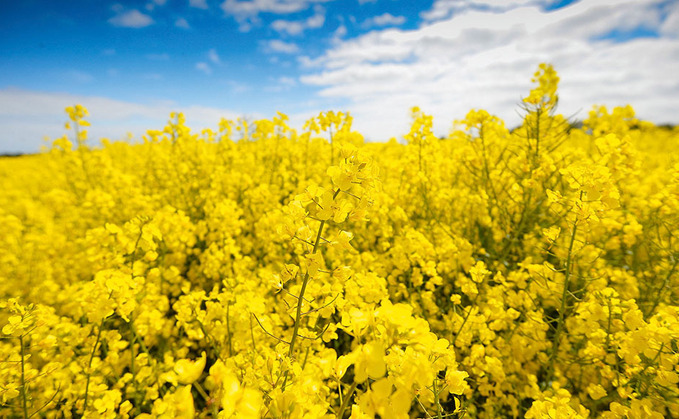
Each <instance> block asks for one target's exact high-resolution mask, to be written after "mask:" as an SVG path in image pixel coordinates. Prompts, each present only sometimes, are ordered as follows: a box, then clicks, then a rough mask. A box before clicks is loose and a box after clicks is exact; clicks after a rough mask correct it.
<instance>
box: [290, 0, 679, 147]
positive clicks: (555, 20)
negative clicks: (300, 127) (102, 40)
mask: <svg viewBox="0 0 679 419" xmlns="http://www.w3.org/2000/svg"><path fill="white" fill-rule="evenodd" d="M443 3H446V4H448V6H450V5H460V4H462V2H461V1H438V2H436V3H435V5H434V6H433V8H432V10H436V9H437V7H439V8H441V7H440V6H437V5H439V4H443ZM475 3H476V4H477V5H481V4H482V3H483V4H484V5H485V6H486V8H485V9H484V8H481V7H478V8H468V9H466V10H464V11H462V12H460V13H453V14H452V15H451V16H450V17H447V18H443V19H442V20H433V21H431V22H425V23H424V24H422V26H421V27H420V28H419V29H416V30H399V29H393V28H392V29H385V30H380V31H373V32H370V33H368V34H365V35H363V36H360V37H358V38H354V39H349V40H337V41H336V43H335V44H334V47H332V48H330V49H329V50H327V51H326V52H325V53H324V54H323V55H322V56H320V57H316V58H312V59H309V58H306V57H300V58H299V62H300V64H302V65H303V66H307V70H308V74H307V75H305V76H303V77H301V79H300V80H301V82H302V83H304V84H308V85H312V86H317V87H320V88H321V90H320V95H321V97H322V98H325V99H326V100H334V101H345V102H347V103H348V104H349V105H348V106H347V109H348V110H350V111H351V112H352V115H354V117H355V119H354V121H355V126H356V128H357V129H359V130H360V131H362V132H364V134H366V135H367V136H368V137H369V138H372V139H374V140H384V139H388V138H389V137H391V136H397V135H402V134H404V133H405V132H407V126H408V123H409V121H408V109H409V108H410V107H411V106H414V105H418V106H421V107H422V109H423V110H424V111H425V112H427V113H431V114H433V115H434V116H435V121H436V126H435V128H436V130H437V133H438V134H445V133H447V131H448V129H449V128H450V126H451V122H452V121H453V120H454V119H460V118H463V117H464V116H465V114H466V113H467V112H468V111H469V110H470V109H472V108H485V109H487V110H489V111H490V112H492V113H494V114H497V115H498V116H500V117H502V118H504V119H505V120H506V121H507V123H508V125H510V126H511V125H513V124H516V123H518V116H517V115H516V109H517V104H518V102H519V101H520V98H521V97H522V96H525V95H527V94H528V92H529V90H530V88H531V83H530V78H531V76H532V74H533V72H534V71H535V70H536V68H537V65H538V64H539V63H540V62H551V63H553V64H554V66H555V68H556V70H557V71H558V72H559V75H560V76H561V81H562V82H561V85H560V112H562V113H563V114H565V115H571V114H573V113H576V112H577V111H580V113H579V114H577V115H576V117H578V118H584V117H586V115H587V111H588V110H589V109H590V108H591V106H592V105H594V104H605V105H608V106H619V105H625V104H627V103H630V104H632V105H633V106H634V107H635V109H636V110H637V114H638V115H639V116H640V117H641V118H645V119H649V120H652V121H655V122H679V121H677V120H676V118H677V116H676V109H678V108H679V80H678V79H677V78H676V76H675V75H674V74H675V73H676V68H679V39H677V36H676V29H672V28H674V27H676V25H675V26H671V23H670V24H668V23H667V22H668V21H672V19H678V18H679V17H678V16H679V15H675V14H674V12H676V13H679V11H676V10H675V11H673V12H672V13H670V14H669V16H668V17H667V18H666V19H665V20H664V23H663V16H662V14H661V13H660V12H659V11H658V7H657V5H658V4H659V2H658V1H654V0H626V1H624V0H623V1H621V0H598V1H596V2H593V1H580V2H578V3H574V4H571V5H570V6H567V7H564V8H560V9H556V10H553V11H546V10H545V9H544V7H543V5H542V3H544V2H540V3H539V4H538V2H535V4H533V2H529V1H509V2H504V1H502V2H500V1H499V0H498V1H490V0H487V1H483V2H481V1H475ZM506 4H511V5H513V8H511V9H510V8H509V6H505V5H506ZM500 6H502V7H506V10H504V11H503V12H502V13H500V12H498V11H497V8H499V7H500ZM441 10H442V9H441ZM637 28H644V29H647V30H648V29H651V30H653V29H657V30H659V31H660V33H661V37H660V38H652V37H648V38H637V39H631V40H627V41H624V42H621V41H615V40H613V39H608V36H609V35H610V34H611V33H614V32H616V31H617V32H626V31H627V32H629V31H633V30H634V29H637ZM385 104H388V106H385Z"/></svg>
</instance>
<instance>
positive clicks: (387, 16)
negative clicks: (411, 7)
mask: <svg viewBox="0 0 679 419" xmlns="http://www.w3.org/2000/svg"><path fill="white" fill-rule="evenodd" d="M405 21H406V18H405V16H394V15H392V14H391V13H384V14H381V15H378V16H375V17H371V18H369V19H366V20H365V21H364V22H363V24H362V26H363V27H365V28H369V27H372V26H399V25H402V24H404V23H405Z"/></svg>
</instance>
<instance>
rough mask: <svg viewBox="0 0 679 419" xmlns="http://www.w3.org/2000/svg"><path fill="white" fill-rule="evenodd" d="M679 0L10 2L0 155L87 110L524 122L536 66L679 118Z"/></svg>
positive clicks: (395, 122) (109, 124) (585, 90)
mask: <svg viewBox="0 0 679 419" xmlns="http://www.w3.org/2000/svg"><path fill="white" fill-rule="evenodd" d="M678 28H679V2H678V1H676V0H671V1H670V0H629V1H625V0H581V1H564V0H560V1H550V0H468V1H462V0H426V1H405V0H247V1H246V0H146V1H84V0H73V1H37V0H22V1H16V2H11V1H3V2H1V3H0V124H2V125H3V127H4V129H3V130H2V132H0V152H32V151H37V150H38V149H39V147H40V146H41V145H42V144H43V137H44V136H49V137H51V138H56V137H58V136H60V135H62V134H63V132H64V131H63V128H62V125H63V121H64V119H65V115H64V113H63V108H64V107H65V106H67V105H70V104H72V103H81V104H83V105H85V106H87V107H88V108H89V109H90V113H91V118H90V120H91V121H92V123H93V127H92V129H91V133H92V135H93V137H95V139H96V138H100V137H106V138H110V139H119V138H123V137H125V135H126V133H128V132H130V133H131V134H132V135H133V136H134V137H136V138H139V137H140V136H141V135H142V134H143V132H144V130H145V129H155V128H159V127H162V126H163V124H164V121H165V120H166V119H167V115H168V114H169V112H170V111H173V110H180V111H184V112H185V113H186V115H187V120H188V124H189V126H191V127H195V129H200V128H203V127H215V126H216V124H217V121H218V120H219V117H221V116H224V117H229V118H236V117H238V116H244V117H247V118H249V119H251V120H255V119H257V118H261V117H270V116H272V115H274V114H275V112H276V111H282V112H285V113H288V114H289V115H290V116H291V118H292V121H293V125H297V126H301V124H302V123H303V121H304V120H305V119H307V118H309V117H311V116H313V115H315V114H316V113H318V112H319V111H323V110H329V109H334V110H348V111H350V112H351V113H352V114H353V115H354V119H355V126H356V128H357V129H359V130H360V131H361V132H363V133H364V135H365V136H366V137H367V138H368V139H369V140H373V141H381V140H387V139H389V138H390V137H393V136H396V137H400V136H402V135H403V134H405V133H406V130H407V127H408V109H409V108H410V107H411V106H414V105H418V106H421V107H422V108H423V110H424V111H425V112H427V113H431V114H433V115H434V116H435V121H436V130H437V132H438V133H439V134H445V133H446V132H447V131H448V130H449V129H450V127H451V124H452V122H453V120H455V119H461V118H463V117H464V115H465V113H466V112H467V111H468V110H469V109H471V108H478V107H483V108H486V109H488V110H489V111H490V112H491V113H495V114H497V115H499V116H501V117H503V118H505V119H507V121H508V123H509V124H510V125H511V124H512V123H516V122H517V121H518V120H517V116H516V112H515V110H516V108H517V107H516V105H517V103H518V102H519V101H520V98H521V96H522V95H525V94H527V92H528V89H529V88H530V77H531V75H532V73H533V71H534V70H535V68H536V67H537V65H538V64H539V63H540V62H543V61H546V62H551V63H553V64H554V65H555V67H556V69H557V71H559V74H560V75H561V79H562V84H561V101H560V103H561V111H562V112H563V113H564V114H569V115H570V114H573V113H575V114H576V117H580V118H584V117H586V113H587V111H588V110H589V109H590V108H591V106H592V105H594V104H606V105H608V106H616V105H624V104H627V103H631V104H632V105H633V106H635V108H636V109H637V112H638V114H639V116H641V117H642V118H645V119H649V120H652V121H654V122H658V123H663V122H675V123H676V122H679V121H677V119H679V112H677V111H678V110H679V99H677V98H679V76H677V74H679V29H678Z"/></svg>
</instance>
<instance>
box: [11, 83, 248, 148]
mask: <svg viewBox="0 0 679 419" xmlns="http://www.w3.org/2000/svg"><path fill="white" fill-rule="evenodd" d="M76 103H79V104H82V105H83V106H85V107H86V108H87V109H88V110H89V112H90V116H89V117H88V118H87V119H88V120H89V121H90V122H91V123H92V127H90V128H89V129H88V131H89V134H90V138H91V141H92V143H93V144H97V143H98V140H99V139H100V138H108V139H111V140H119V139H123V138H125V137H126V135H127V133H128V132H131V133H132V134H133V135H134V136H135V138H137V139H139V138H140V137H141V135H142V134H144V133H145V132H146V130H148V129H160V128H162V127H163V126H165V124H166V123H167V120H168V119H169V115H170V112H172V111H182V112H184V114H185V115H186V121H187V124H188V125H189V126H190V127H191V128H192V129H193V130H194V131H195V132H200V130H201V129H202V128H213V129H216V128H217V124H218V122H219V119H220V118H222V117H224V118H229V119H236V118H238V116H240V115H239V114H238V113H237V112H234V111H232V110H228V109H219V108H212V107H203V106H183V107H179V106H178V105H177V104H176V103H172V102H165V103H152V104H142V103H134V102H126V101H120V100H114V99H109V98H105V97H97V96H82V95H72V94H66V93H45V92H35V91H27V90H19V89H0V124H2V127H3V129H2V132H1V133H0V152H36V151H39V149H40V146H41V145H43V144H44V143H43V141H42V140H43V138H44V137H45V136H49V137H51V139H55V138H58V137H60V136H62V135H63V134H65V133H66V131H65V130H64V122H66V120H67V119H68V118H67V116H66V114H65V112H64V108H65V107H66V106H73V104H76ZM68 134H69V135H70V136H72V132H68Z"/></svg>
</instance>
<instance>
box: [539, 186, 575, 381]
mask: <svg viewBox="0 0 679 419" xmlns="http://www.w3.org/2000/svg"><path fill="white" fill-rule="evenodd" d="M580 199H581V200H582V192H580ZM577 231H578V218H577V216H576V217H575V220H574V221H573V231H572V233H571V239H570V243H569V244H568V256H567V257H566V272H565V273H564V281H563V290H562V291H561V306H560V307H559V319H558V320H557V324H556V333H554V340H553V341H552V353H551V354H550V356H549V367H548V369H547V372H548V373H547V377H546V379H545V385H546V384H547V383H548V382H549V381H551V380H552V376H553V375H554V361H555V360H556V355H557V352H558V350H559V338H560V337H561V332H562V331H563V327H564V326H563V323H564V317H565V313H564V312H565V310H566V296H567V295H568V287H569V285H570V278H571V265H572V264H573V244H574V243H575V235H576V233H577Z"/></svg>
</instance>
